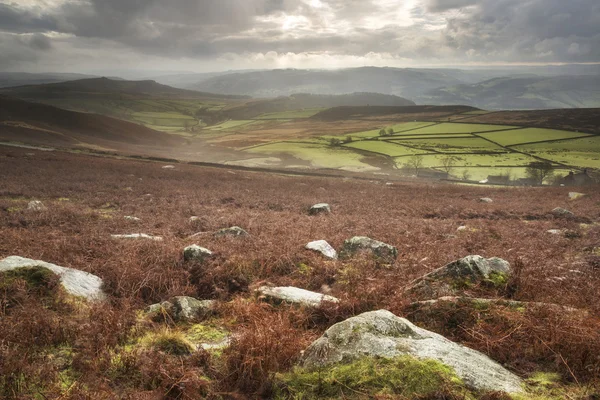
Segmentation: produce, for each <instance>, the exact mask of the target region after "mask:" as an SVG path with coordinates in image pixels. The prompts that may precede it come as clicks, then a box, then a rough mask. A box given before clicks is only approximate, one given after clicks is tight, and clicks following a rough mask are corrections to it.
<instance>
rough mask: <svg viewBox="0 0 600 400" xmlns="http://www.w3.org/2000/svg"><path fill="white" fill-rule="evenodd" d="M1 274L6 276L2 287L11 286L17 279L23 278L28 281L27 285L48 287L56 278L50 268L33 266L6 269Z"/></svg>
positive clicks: (34, 287)
mask: <svg viewBox="0 0 600 400" xmlns="http://www.w3.org/2000/svg"><path fill="white" fill-rule="evenodd" d="M0 276H3V277H4V279H3V280H2V283H0V288H1V287H3V286H9V285H10V284H12V283H13V282H14V281H15V280H23V281H25V282H26V283H27V287H29V288H30V289H36V288H44V287H48V285H49V284H50V282H52V281H53V280H54V279H55V276H56V275H55V274H54V273H53V272H52V271H50V270H49V269H48V268H44V267H40V266H33V267H24V268H17V269H13V270H11V271H5V272H2V273H0Z"/></svg>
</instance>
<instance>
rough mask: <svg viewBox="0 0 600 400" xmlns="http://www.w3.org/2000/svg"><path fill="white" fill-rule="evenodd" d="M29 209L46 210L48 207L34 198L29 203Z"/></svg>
mask: <svg viewBox="0 0 600 400" xmlns="http://www.w3.org/2000/svg"><path fill="white" fill-rule="evenodd" d="M27 209H28V210H30V211H44V210H47V207H46V206H45V205H44V203H42V202H41V201H39V200H33V201H30V202H29V204H27Z"/></svg>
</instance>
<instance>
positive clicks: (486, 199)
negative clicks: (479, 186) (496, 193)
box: [479, 197, 494, 203]
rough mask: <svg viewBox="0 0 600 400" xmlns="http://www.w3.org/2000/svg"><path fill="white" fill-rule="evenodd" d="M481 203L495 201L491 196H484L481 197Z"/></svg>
mask: <svg viewBox="0 0 600 400" xmlns="http://www.w3.org/2000/svg"><path fill="white" fill-rule="evenodd" d="M479 202H480V203H493V202H494V200H492V199H490V198H489V197H482V198H480V199H479Z"/></svg>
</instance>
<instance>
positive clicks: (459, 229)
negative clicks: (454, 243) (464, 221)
mask: <svg viewBox="0 0 600 400" xmlns="http://www.w3.org/2000/svg"><path fill="white" fill-rule="evenodd" d="M467 229H469V228H467V227H466V226H465V225H461V226H459V227H458V228H456V231H457V232H462V231H466V230H467Z"/></svg>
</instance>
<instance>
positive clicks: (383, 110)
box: [312, 106, 477, 121]
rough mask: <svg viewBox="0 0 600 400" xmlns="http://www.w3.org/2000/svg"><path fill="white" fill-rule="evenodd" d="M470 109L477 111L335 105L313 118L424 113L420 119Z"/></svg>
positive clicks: (430, 107)
mask: <svg viewBox="0 0 600 400" xmlns="http://www.w3.org/2000/svg"><path fill="white" fill-rule="evenodd" d="M470 111H477V109H476V108H473V107H468V106H401V107H393V106H387V107H385V106H384V107H377V106H370V107H334V108H330V109H328V110H324V111H322V112H320V113H318V114H316V115H314V116H312V119H315V120H321V121H339V120H345V119H356V118H369V117H379V116H391V115H398V114H411V115H415V116H416V115H418V114H422V115H421V116H419V119H424V118H425V119H429V118H442V117H443V116H445V115H448V116H451V115H455V114H462V113H467V112H470ZM425 114H428V115H429V116H427V117H425Z"/></svg>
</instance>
